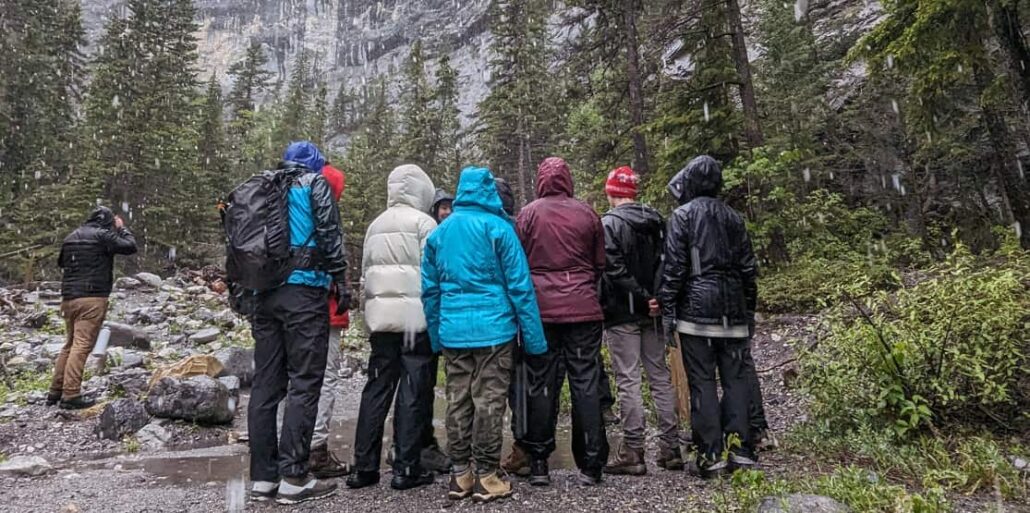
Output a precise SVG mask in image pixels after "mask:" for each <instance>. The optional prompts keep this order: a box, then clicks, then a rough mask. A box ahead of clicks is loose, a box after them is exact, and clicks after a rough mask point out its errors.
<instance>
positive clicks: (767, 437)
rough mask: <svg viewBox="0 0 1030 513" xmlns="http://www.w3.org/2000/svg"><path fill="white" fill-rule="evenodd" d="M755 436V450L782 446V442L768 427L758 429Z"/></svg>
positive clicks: (762, 450) (760, 450) (766, 449)
mask: <svg viewBox="0 0 1030 513" xmlns="http://www.w3.org/2000/svg"><path fill="white" fill-rule="evenodd" d="M754 438H755V451H758V452H766V451H772V450H776V449H778V448H779V447H780V442H779V441H778V440H776V436H775V435H773V434H772V431H769V430H768V429H760V430H758V431H756V432H755V436H754Z"/></svg>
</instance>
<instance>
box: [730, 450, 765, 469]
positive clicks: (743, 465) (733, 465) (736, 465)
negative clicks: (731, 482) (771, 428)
mask: <svg viewBox="0 0 1030 513" xmlns="http://www.w3.org/2000/svg"><path fill="white" fill-rule="evenodd" d="M755 465H758V462H757V461H755V459H754V458H749V457H747V456H742V455H739V454H734V453H730V462H729V471H730V472H732V471H734V470H737V469H744V470H747V469H751V468H754V467H755Z"/></svg>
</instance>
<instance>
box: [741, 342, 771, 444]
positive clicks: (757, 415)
mask: <svg viewBox="0 0 1030 513" xmlns="http://www.w3.org/2000/svg"><path fill="white" fill-rule="evenodd" d="M744 367H745V368H744V372H745V373H747V379H748V386H749V388H750V390H751V407H750V409H749V410H748V417H749V420H748V423H749V424H750V426H751V434H752V435H755V434H757V433H758V432H759V431H764V430H766V429H769V422H768V421H766V419H765V405H764V404H763V401H764V399H762V384H761V382H760V381H759V380H758V370H757V369H756V368H755V359H754V358H753V357H752V355H751V351H750V350H749V351H748V352H747V356H746V358H745V359H744Z"/></svg>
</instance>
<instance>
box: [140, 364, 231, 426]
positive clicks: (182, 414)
mask: <svg viewBox="0 0 1030 513" xmlns="http://www.w3.org/2000/svg"><path fill="white" fill-rule="evenodd" d="M235 406H236V401H235V400H234V399H233V398H232V397H231V396H230V394H229V389H228V388H226V386H225V385H224V384H223V383H222V382H220V381H218V380H217V379H214V378H212V377H209V376H203V375H202V376H192V377H189V378H174V377H165V378H161V379H160V380H158V382H157V383H155V384H154V386H153V387H151V388H150V394H148V395H147V412H149V413H150V414H151V415H153V416H155V417H162V418H168V419H182V420H188V421H190V422H197V423H200V424H227V423H229V422H232V417H233V414H234V413H235Z"/></svg>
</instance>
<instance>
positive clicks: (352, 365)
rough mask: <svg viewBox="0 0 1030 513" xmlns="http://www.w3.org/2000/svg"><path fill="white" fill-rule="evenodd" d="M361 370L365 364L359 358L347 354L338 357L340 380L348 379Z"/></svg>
mask: <svg viewBox="0 0 1030 513" xmlns="http://www.w3.org/2000/svg"><path fill="white" fill-rule="evenodd" d="M363 368H365V362H364V361H363V360H362V359H361V358H358V357H356V356H352V355H349V354H341V355H340V378H342V379H350V378H351V377H353V376H354V375H356V374H357V373H358V372H360V371H361V369H363Z"/></svg>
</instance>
